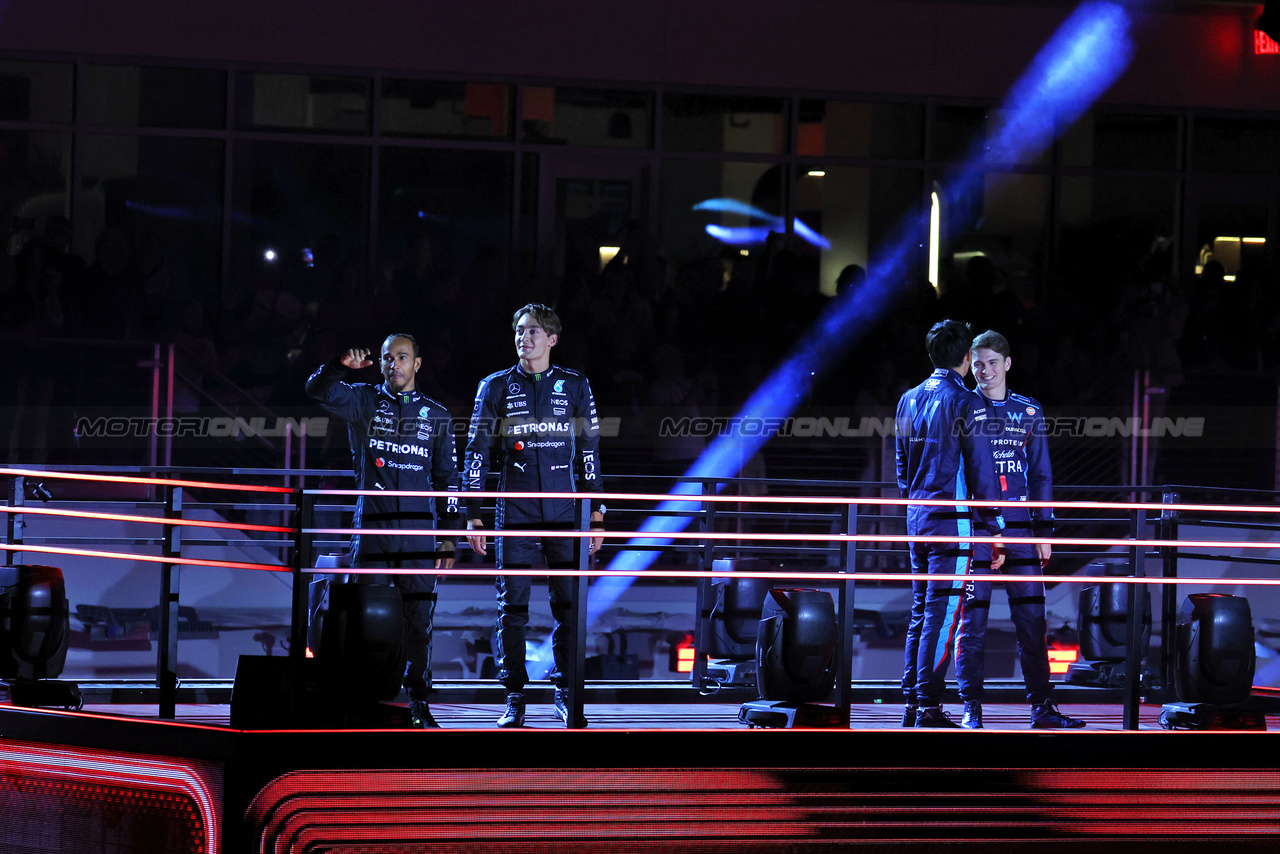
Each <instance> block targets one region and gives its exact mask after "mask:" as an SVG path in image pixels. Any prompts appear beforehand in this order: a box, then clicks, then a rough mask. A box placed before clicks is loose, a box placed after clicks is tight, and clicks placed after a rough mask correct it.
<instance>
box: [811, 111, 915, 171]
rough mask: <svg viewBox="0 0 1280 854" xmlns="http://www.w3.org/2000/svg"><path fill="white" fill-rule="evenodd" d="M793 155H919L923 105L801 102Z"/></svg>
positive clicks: (885, 157)
mask: <svg viewBox="0 0 1280 854" xmlns="http://www.w3.org/2000/svg"><path fill="white" fill-rule="evenodd" d="M798 118H799V124H798V126H797V132H796V153H797V154H799V155H801V156H802V157H824V156H828V155H830V156H836V157H874V158H877V159H881V160H919V159H920V158H921V157H923V156H924V106H923V105H922V104H893V103H887V102H862V103H859V102H854V101H821V100H817V99H805V100H802V101H801V102H800V115H799V117H798Z"/></svg>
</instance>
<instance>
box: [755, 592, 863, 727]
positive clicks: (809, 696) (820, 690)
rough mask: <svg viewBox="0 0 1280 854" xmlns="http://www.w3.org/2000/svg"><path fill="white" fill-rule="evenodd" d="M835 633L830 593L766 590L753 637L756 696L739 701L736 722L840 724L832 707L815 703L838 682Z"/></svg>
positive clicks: (806, 724) (773, 725)
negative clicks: (747, 701) (755, 698)
mask: <svg viewBox="0 0 1280 854" xmlns="http://www.w3.org/2000/svg"><path fill="white" fill-rule="evenodd" d="M836 635H837V630H836V609H835V602H833V601H832V599H831V594H830V593H827V592H826V591H824V590H801V589H789V588H788V589H784V588H774V589H772V590H770V591H769V594H768V595H767V596H766V597H765V601H764V607H763V609H762V610H761V614H760V628H759V632H758V633H757V635H756V681H757V687H758V689H759V691H760V700H756V701H753V702H750V703H745V704H743V706H742V709H741V710H739V712H738V720H740V721H742V722H743V723H746V724H748V725H750V726H767V727H793V726H839V725H840V720H839V718H838V717H837V715H836V710H835V708H834V707H831V706H817V705H813V704H814V703H817V702H818V701H821V700H825V699H826V698H827V697H828V696H829V695H830V694H831V690H832V688H834V687H835V684H836Z"/></svg>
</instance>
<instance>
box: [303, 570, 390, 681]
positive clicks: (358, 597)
mask: <svg viewBox="0 0 1280 854" xmlns="http://www.w3.org/2000/svg"><path fill="white" fill-rule="evenodd" d="M315 652H316V658H317V659H318V660H319V661H320V669H321V673H322V674H324V678H325V681H326V682H327V683H329V684H331V685H333V686H335V687H336V689H337V690H340V691H344V692H345V691H350V693H351V697H352V699H353V700H357V701H358V700H359V699H360V698H375V699H379V700H393V699H395V698H396V696H397V695H398V694H399V693H400V682H401V680H402V679H403V678H404V665H405V638H404V600H403V599H402V598H401V596H400V590H399V589H398V588H395V587H392V586H390V585H387V584H361V583H358V582H346V583H342V584H331V585H329V613H328V614H327V615H326V616H325V620H324V627H323V629H322V630H321V634H320V648H319V649H318V650H316V651H315Z"/></svg>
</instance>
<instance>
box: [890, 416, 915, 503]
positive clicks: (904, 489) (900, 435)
mask: <svg viewBox="0 0 1280 854" xmlns="http://www.w3.org/2000/svg"><path fill="white" fill-rule="evenodd" d="M906 410H907V398H906V396H905V395H904V396H903V397H902V398H900V399H899V400H898V411H897V413H896V415H895V417H894V420H893V441H894V448H895V450H896V458H897V468H898V493H899V495H900V497H901V498H910V497H911V482H910V478H909V476H908V472H907V447H908V443H909V442H910V439H911V436H910V433H911V419H910V418H909V417H908V416H907V411H906Z"/></svg>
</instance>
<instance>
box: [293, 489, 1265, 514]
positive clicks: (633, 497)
mask: <svg viewBox="0 0 1280 854" xmlns="http://www.w3.org/2000/svg"><path fill="white" fill-rule="evenodd" d="M1117 491H1123V490H1122V489H1117ZM301 492H302V494H303V495H345V496H353V495H354V496H359V495H384V496H385V495H398V496H401V497H405V498H568V499H575V498H589V499H592V500H600V501H647V502H662V501H677V502H688V503H700V502H704V501H706V502H718V503H721V504H819V505H832V506H843V505H846V504H857V505H860V506H877V505H885V506H890V507H908V506H910V507H975V506H977V507H1052V508H1058V509H1079V510H1158V511H1169V512H1173V511H1177V512H1180V513H1275V514H1280V505H1277V504H1161V503H1159V502H1149V503H1143V502H1140V501H1137V502H1135V501H994V500H992V501H977V500H973V499H970V500H967V501H960V500H956V499H948V498H938V499H919V498H861V497H856V496H820V495H796V496H787V495H720V494H707V495H702V494H698V495H671V494H667V493H662V492H479V491H477V492H441V491H437V490H389V489H304V490H301Z"/></svg>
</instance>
